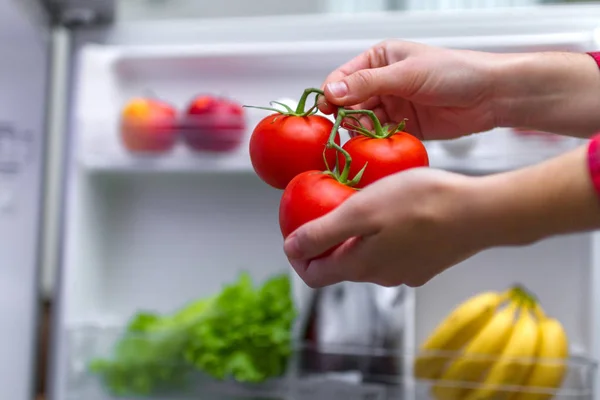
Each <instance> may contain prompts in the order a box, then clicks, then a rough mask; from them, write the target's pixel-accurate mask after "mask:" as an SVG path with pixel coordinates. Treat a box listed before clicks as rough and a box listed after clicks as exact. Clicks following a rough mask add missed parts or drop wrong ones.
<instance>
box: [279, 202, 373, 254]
mask: <svg viewBox="0 0 600 400" xmlns="http://www.w3.org/2000/svg"><path fill="white" fill-rule="evenodd" d="M361 208H362V207H361ZM376 230H377V226H376V224H375V223H374V222H373V218H371V216H370V211H367V212H366V213H360V212H358V209H357V207H356V206H354V204H353V203H352V202H351V201H348V200H347V201H346V202H345V203H343V204H342V205H340V206H339V207H338V208H336V209H334V210H333V211H331V212H329V213H328V214H325V215H324V216H322V217H320V218H317V219H315V220H312V221H310V222H307V223H306V224H304V225H302V226H301V227H300V228H298V229H296V231H295V232H292V234H291V235H289V236H288V237H287V239H286V240H285V243H284V251H285V253H286V255H287V256H288V258H290V259H295V260H311V259H314V258H318V257H320V256H322V255H324V253H326V252H327V251H328V250H330V249H332V248H334V247H335V246H337V245H340V244H342V243H343V242H345V241H346V240H348V239H350V238H352V237H356V236H366V235H371V234H374V233H375V232H376Z"/></svg>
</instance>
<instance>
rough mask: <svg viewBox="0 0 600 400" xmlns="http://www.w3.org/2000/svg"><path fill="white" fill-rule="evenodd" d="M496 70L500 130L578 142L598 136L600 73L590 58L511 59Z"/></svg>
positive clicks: (497, 64)
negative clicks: (533, 132)
mask: <svg viewBox="0 0 600 400" xmlns="http://www.w3.org/2000/svg"><path fill="white" fill-rule="evenodd" d="M494 64H495V65H494V66H493V67H492V70H493V72H492V75H493V76H494V88H495V90H494V107H495V109H496V115H497V125H498V126H500V127H523V128H531V129H537V130H541V131H547V132H553V133H559V134H566V135H571V136H577V137H589V136H591V135H592V134H594V133H596V132H599V131H600V71H599V70H598V65H597V64H596V63H595V61H594V60H593V59H592V57H590V56H589V55H587V54H578V53H560V52H548V53H524V54H507V55H499V56H497V58H496V60H495V63H494Z"/></svg>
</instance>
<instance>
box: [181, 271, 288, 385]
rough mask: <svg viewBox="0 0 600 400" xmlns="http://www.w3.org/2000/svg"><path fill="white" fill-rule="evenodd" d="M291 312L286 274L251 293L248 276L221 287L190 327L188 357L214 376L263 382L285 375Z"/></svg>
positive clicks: (241, 380)
mask: <svg viewBox="0 0 600 400" xmlns="http://www.w3.org/2000/svg"><path fill="white" fill-rule="evenodd" d="M295 316H296V313H295V311H294V307H293V302H292V297H291V284H290V280H289V278H288V277H287V276H281V277H275V278H273V279H271V280H269V281H268V282H266V283H265V284H264V285H263V287H262V288H260V289H258V290H255V289H254V287H253V286H252V281H251V280H250V278H249V277H248V276H247V275H243V276H242V277H241V278H240V280H239V281H238V282H237V283H236V284H234V285H230V286H227V287H225V288H224V290H223V292H222V293H221V295H220V296H219V297H218V298H217V299H216V300H215V302H214V303H213V304H212V307H211V312H210V315H208V316H207V317H206V318H205V319H204V320H203V321H202V323H199V324H195V325H194V326H193V328H192V333H191V341H190V342H189V343H188V346H187V348H186V359H187V360H188V361H189V362H190V363H192V364H193V365H195V366H196V367H197V368H198V369H200V370H202V371H204V372H206V373H208V374H209V375H211V376H212V377H214V378H217V379H224V378H227V377H232V378H234V379H235V380H237V381H240V382H261V381H264V380H266V379H268V378H271V377H275V376H280V375H282V374H283V373H284V372H285V369H286V366H287V360H288V357H289V355H290V354H291V351H292V349H291V328H292V323H293V321H294V318H295Z"/></svg>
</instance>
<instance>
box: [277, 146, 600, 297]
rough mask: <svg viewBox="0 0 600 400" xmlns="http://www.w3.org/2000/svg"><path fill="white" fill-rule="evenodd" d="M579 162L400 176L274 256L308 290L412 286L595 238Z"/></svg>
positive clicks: (310, 226)
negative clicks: (510, 253) (475, 261)
mask: <svg viewBox="0 0 600 400" xmlns="http://www.w3.org/2000/svg"><path fill="white" fill-rule="evenodd" d="M586 160H587V146H580V147H579V148H577V149H575V150H572V151H570V152H567V153H565V154H563V155H561V156H558V157H555V158H552V159H549V160H547V161H545V162H542V163H539V164H536V165H532V166H530V167H526V168H522V169H518V170H514V171H509V172H505V173H501V174H493V175H487V176H483V177H469V176H463V175H459V174H454V173H451V172H446V171H441V170H436V169H433V168H414V169H411V170H407V171H404V172H400V173H397V174H394V175H390V176H388V177H386V178H383V179H381V180H379V181H377V182H374V183H373V184H371V185H369V186H367V187H365V188H364V189H362V190H361V191H360V192H358V193H356V194H354V195H352V196H350V197H349V198H348V199H347V200H346V201H345V202H344V203H342V204H341V205H340V206H338V207H337V208H335V209H334V210H333V211H331V212H329V213H328V214H326V215H324V216H323V217H320V218H318V219H315V220H313V221H311V222H308V223H306V224H304V225H303V226H301V227H300V228H298V229H297V230H296V231H295V232H293V233H292V234H291V235H290V236H288V238H287V239H286V240H285V243H284V250H285V252H286V254H287V256H288V259H289V261H290V263H291V264H292V266H293V267H294V269H295V270H296V272H297V273H298V275H299V276H300V277H301V278H302V279H303V280H304V281H305V282H306V283H307V284H308V285H309V286H311V287H315V288H316V287H323V286H328V285H332V284H335V283H338V282H342V281H354V282H371V283H375V284H379V285H383V286H397V285H400V284H405V285H407V286H411V287H416V286H421V285H423V284H425V283H426V282H428V281H429V280H430V279H432V278H433V277H435V276H436V275H437V274H439V273H441V272H443V271H444V270H446V269H447V268H449V267H451V266H453V265H455V264H457V263H459V262H461V261H463V260H465V259H467V258H469V257H471V256H473V255H475V254H477V253H478V252H480V251H482V250H485V249H489V248H492V247H497V246H522V245H529V244H532V243H535V242H537V241H539V240H541V239H544V238H547V237H551V236H556V235H564V234H569V233H576V232H585V231H589V230H594V229H598V228H599V227H600V212H598V210H599V204H598V196H597V195H596V193H595V190H594V188H593V186H592V183H591V181H590V178H589V172H588V170H587V168H588V167H587V163H586ZM338 244H341V245H340V246H339V247H337V248H336V249H335V250H334V251H333V252H332V253H331V254H329V255H328V256H326V257H320V258H316V257H319V255H321V254H323V253H325V252H326V251H327V250H329V249H331V248H333V247H334V246H336V245H338Z"/></svg>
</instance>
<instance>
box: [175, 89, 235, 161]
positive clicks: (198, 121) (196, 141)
mask: <svg viewBox="0 0 600 400" xmlns="http://www.w3.org/2000/svg"><path fill="white" fill-rule="evenodd" d="M244 116H245V113H244V109H243V108H242V106H241V105H240V104H238V103H237V102H235V101H233V100H230V99H225V98H218V97H215V96H210V95H202V96H197V97H195V98H194V99H193V100H192V101H191V102H190V104H189V106H188V108H187V110H186V113H185V117H184V119H183V124H182V127H181V128H182V129H181V134H182V137H183V140H184V141H185V143H186V144H187V146H188V147H189V148H190V149H191V150H194V151H208V152H229V151H233V150H235V149H237V148H238V147H239V146H240V145H241V144H242V141H243V138H244V132H245V129H246V121H245V117H244Z"/></svg>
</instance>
